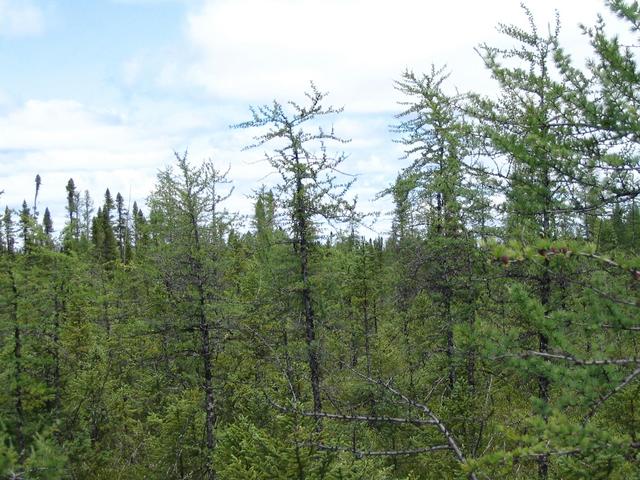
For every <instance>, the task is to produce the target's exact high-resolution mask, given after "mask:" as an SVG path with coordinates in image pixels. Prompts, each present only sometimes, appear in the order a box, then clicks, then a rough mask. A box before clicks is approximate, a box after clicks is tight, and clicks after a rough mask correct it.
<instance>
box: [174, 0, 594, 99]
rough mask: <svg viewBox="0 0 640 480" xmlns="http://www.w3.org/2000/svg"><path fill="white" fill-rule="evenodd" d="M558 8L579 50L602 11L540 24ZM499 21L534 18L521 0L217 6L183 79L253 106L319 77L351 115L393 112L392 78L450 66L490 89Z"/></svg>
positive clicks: (191, 22)
mask: <svg viewBox="0 0 640 480" xmlns="http://www.w3.org/2000/svg"><path fill="white" fill-rule="evenodd" d="M555 8H559V9H560V14H561V18H562V19H563V20H564V25H565V27H566V28H565V30H566V31H567V32H568V35H564V38H565V40H566V41H567V42H568V43H570V44H572V45H575V44H578V43H579V42H578V38H577V37H579V36H580V34H579V32H578V29H577V28H576V24H577V23H578V22H580V21H582V22H585V23H587V24H592V23H593V21H594V20H595V17H596V12H597V11H599V10H602V5H601V2H599V1H598V0H583V1H580V2H579V4H578V2H563V3H561V4H558V2H555V1H553V0H538V1H536V3H535V8H533V13H534V15H535V16H536V18H537V19H538V20H539V24H540V25H546V24H547V23H548V22H551V21H553V15H554V13H553V12H554V9H555ZM498 12H499V15H498ZM498 19H499V20H500V21H502V22H505V23H511V22H515V23H518V24H523V23H525V22H526V18H525V16H524V14H523V12H522V10H521V8H520V6H519V2H518V1H516V0H513V1H504V0H488V1H485V2H426V1H424V0H396V1H393V2H391V1H388V0H325V1H323V2H317V1H316V0H270V1H265V0H207V1H205V2H204V3H203V5H202V7H201V8H199V9H198V10H196V11H193V12H192V13H191V14H190V15H189V17H188V21H187V34H188V38H189V40H190V42H191V44H192V46H193V47H194V48H195V50H196V52H199V58H198V61H197V62H195V63H194V64H192V65H190V66H187V68H186V72H185V71H182V70H180V74H181V75H186V78H187V79H188V80H190V81H191V82H193V83H195V84H197V85H199V86H201V87H204V88H205V89H206V90H207V91H208V92H210V93H211V94H213V95H214V96H215V97H217V98H227V99H235V100H239V101H243V102H247V103H254V102H256V101H257V102H261V101H265V100H268V99H269V98H273V97H277V98H284V99H288V98H291V97H292V96H295V94H292V92H295V93H297V92H301V91H303V90H304V89H306V88H307V87H308V82H309V81H310V80H312V79H313V80H314V81H316V82H317V84H318V85H319V86H320V88H321V89H327V90H330V91H331V92H332V96H333V98H334V101H335V102H336V103H338V104H342V103H344V104H346V106H347V109H348V110H349V111H367V112H372V111H392V110H396V109H397V108H396V105H395V101H396V100H397V95H396V94H395V92H394V90H393V86H392V81H393V80H394V79H397V78H398V77H399V75H400V74H401V72H402V71H403V70H404V69H406V68H410V69H414V70H417V71H426V70H427V69H428V68H429V66H430V65H431V63H436V64H437V65H442V64H445V63H446V64H448V66H449V68H450V69H451V70H452V71H453V73H454V75H453V76H452V80H453V81H454V82H455V83H457V84H458V85H459V86H460V87H461V88H464V89H468V88H477V87H483V86H486V85H487V84H488V83H489V82H488V81H487V80H486V78H487V75H486V74H485V73H484V72H483V68H482V65H481V61H480V59H479V58H478V56H477V54H476V53H475V52H474V50H473V48H474V46H476V45H478V44H479V43H481V42H484V41H487V42H489V43H494V42H497V41H499V35H498V34H497V32H496V30H495V27H496V23H497V21H498ZM565 43H566V42H565ZM583 43H586V42H583ZM483 77H484V79H483Z"/></svg>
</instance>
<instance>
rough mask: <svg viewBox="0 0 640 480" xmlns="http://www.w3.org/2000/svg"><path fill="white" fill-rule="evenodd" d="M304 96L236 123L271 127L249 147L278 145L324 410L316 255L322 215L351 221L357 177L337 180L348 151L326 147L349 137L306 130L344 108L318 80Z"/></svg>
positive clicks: (282, 191) (312, 369) (317, 401)
mask: <svg viewBox="0 0 640 480" xmlns="http://www.w3.org/2000/svg"><path fill="white" fill-rule="evenodd" d="M305 96H306V99H307V103H306V104H305V105H298V104H297V103H295V102H288V103H287V104H286V107H285V106H283V105H281V104H280V103H278V102H276V101H274V102H273V104H272V105H264V106H262V107H259V108H252V109H251V112H252V114H253V119H252V120H250V121H248V122H245V123H241V124H239V125H236V128H265V127H266V133H263V134H260V135H258V136H256V137H255V138H254V140H255V143H254V144H253V145H250V146H249V147H247V148H256V147H260V146H263V145H266V144H275V145H276V146H275V147H274V153H273V154H267V156H266V160H267V161H268V162H269V163H270V165H271V166H272V167H273V168H274V169H275V170H276V171H277V172H278V174H279V175H280V178H281V183H280V184H279V185H278V187H277V191H278V193H279V196H278V198H277V203H278V204H279V206H280V207H281V208H283V209H284V210H285V211H286V213H287V216H288V218H289V223H288V226H289V229H290V234H291V237H292V244H293V246H294V249H295V252H296V255H297V257H298V263H299V281H300V284H301V287H300V300H301V303H302V307H303V315H304V320H305V341H306V345H307V355H308V367H309V374H310V384H311V392H312V397H313V411H314V412H319V411H320V410H321V409H322V394H321V383H322V379H321V377H322V372H321V367H320V358H319V351H320V348H319V344H318V342H319V338H318V334H317V322H318V320H317V318H316V311H315V308H316V307H315V306H314V295H313V292H312V275H313V274H312V271H311V263H312V261H311V255H312V254H313V251H314V247H315V242H316V238H317V229H318V228H321V226H320V225H319V224H318V223H317V222H318V220H319V219H323V220H324V221H325V222H327V224H329V225H331V224H333V222H336V221H338V222H341V221H346V220H348V219H349V218H350V217H352V216H353V215H354V214H355V212H354V207H355V205H354V204H350V203H349V202H348V201H347V200H346V198H345V195H346V193H347V191H348V189H349V187H350V186H351V183H352V182H350V181H348V182H346V183H343V184H338V183H337V180H336V173H337V172H338V170H339V167H340V165H341V164H342V162H343V161H344V159H345V156H344V154H337V155H333V154H330V153H329V151H328V150H327V147H326V143H328V142H333V143H338V144H343V143H345V142H346V140H344V139H342V138H340V137H338V136H337V135H336V134H335V133H334V131H333V129H331V130H330V131H325V130H323V128H322V127H319V128H318V130H317V132H315V133H309V132H308V131H305V128H307V127H308V126H309V124H313V122H314V121H316V120H317V119H323V118H324V117H325V116H327V115H333V114H337V113H339V112H340V111H341V110H339V109H335V108H333V107H325V106H324V105H323V101H324V99H325V97H326V94H325V93H322V92H320V91H319V90H318V89H317V88H316V87H315V85H313V84H311V90H310V91H309V92H307V93H305Z"/></svg>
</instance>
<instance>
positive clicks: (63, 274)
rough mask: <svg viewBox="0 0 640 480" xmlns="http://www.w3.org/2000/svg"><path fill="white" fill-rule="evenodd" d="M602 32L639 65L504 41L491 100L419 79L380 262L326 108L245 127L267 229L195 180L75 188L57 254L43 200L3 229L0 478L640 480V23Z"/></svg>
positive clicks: (255, 116) (225, 181)
mask: <svg viewBox="0 0 640 480" xmlns="http://www.w3.org/2000/svg"><path fill="white" fill-rule="evenodd" d="M607 6H608V7H609V8H610V9H611V11H612V12H614V13H615V14H616V15H617V16H618V17H619V18H620V19H621V20H622V21H623V22H624V23H625V25H626V27H627V28H628V30H629V31H630V32H631V35H632V38H633V39H634V44H631V45H626V44H622V43H621V41H620V40H619V39H618V36H617V35H616V34H615V32H611V31H610V30H609V28H608V25H607V24H606V23H605V22H604V21H603V20H602V19H599V20H598V21H597V22H596V23H595V24H594V25H592V26H587V27H584V38H585V42H588V44H589V45H590V48H591V55H590V59H589V61H588V62H587V63H586V65H584V66H582V65H577V64H576V63H575V62H574V61H573V60H572V58H571V56H570V55H568V54H567V52H566V51H565V50H564V49H563V46H562V45H561V44H560V42H559V32H560V26H559V23H558V24H557V25H554V26H552V27H551V28H549V29H548V30H546V31H543V32H542V31H539V30H538V28H537V27H536V23H535V21H534V19H533V18H532V16H531V14H530V13H529V12H528V10H527V9H526V8H523V10H524V13H525V19H526V20H528V22H527V23H526V24H525V26H524V27H520V26H515V25H501V26H500V27H499V30H500V32H501V33H502V34H503V36H504V38H505V39H507V40H508V42H509V44H510V47H508V48H502V47H501V48H497V47H494V46H492V45H480V46H479V47H478V49H477V50H478V53H479V54H480V56H481V58H482V60H483V63H484V65H485V67H486V69H487V71H488V73H489V74H490V75H491V78H492V79H493V81H494V85H495V87H496V88H495V94H494V95H491V96H487V95H484V94H480V93H477V92H455V93H451V92H452V91H455V90H453V89H452V88H450V85H449V83H448V82H449V72H448V70H447V69H446V67H442V66H434V67H433V68H432V69H431V70H430V71H427V72H425V73H420V72H413V71H410V70H407V71H405V72H399V75H398V79H397V81H396V82H395V87H396V90H397V95H398V100H399V108H398V112H397V116H396V122H395V125H394V126H393V127H392V131H393V134H394V135H395V138H396V140H397V142H399V143H400V144H401V145H402V146H403V149H404V151H405V155H406V157H405V158H406V160H407V161H408V162H409V166H408V167H407V168H405V169H402V170H401V171H399V172H398V173H397V177H396V178H395V180H394V181H393V182H392V183H391V184H390V185H389V186H388V188H387V189H386V190H384V191H383V192H380V195H383V196H388V197H389V198H391V199H392V201H393V205H394V212H393V222H392V226H391V230H390V232H389V233H388V235H386V236H376V237H374V238H369V237H368V236H367V235H366V232H367V231H368V230H366V228H363V227H362V226H363V225H366V222H367V221H369V220H368V219H367V218H366V216H364V215H362V213H361V212H360V210H359V207H358V204H357V202H356V201H355V200H353V196H352V195H351V194H350V193H349V192H350V189H351V187H352V185H353V182H354V181H357V179H355V177H352V176H350V175H349V172H345V171H344V170H343V162H344V160H345V158H346V155H347V153H345V152H348V148H349V144H348V141H347V140H346V139H344V138H343V137H342V135H341V133H340V132H339V131H336V130H334V128H333V124H334V123H335V120H336V118H339V116H340V114H341V111H342V110H341V108H336V107H333V106H332V105H331V104H330V96H328V94H327V93H325V92H324V91H323V90H322V89H321V86H316V85H315V84H313V83H312V84H311V85H310V87H309V90H308V91H307V92H306V94H305V97H304V101H303V102H300V103H296V102H292V101H288V100H287V99H281V100H277V101H274V102H273V103H271V104H268V105H262V106H254V107H251V108H250V109H249V111H248V115H247V121H246V122H244V123H241V124H239V125H235V126H234V127H233V128H239V129H244V130H245V131H246V132H248V133H250V134H251V135H252V136H253V138H254V140H253V142H252V143H251V144H249V145H247V148H248V149H256V150H254V151H255V152H256V153H259V152H258V150H259V151H265V152H266V153H265V160H266V161H267V162H268V163H269V165H270V166H271V167H272V169H273V171H274V173H275V176H276V178H277V181H276V183H275V185H274V186H273V187H272V188H267V187H265V186H260V185H256V186H255V194H254V196H253V199H252V201H253V204H254V214H253V216H252V218H250V219H246V218H242V217H240V216H239V215H237V214H236V213H234V212H233V211H229V208H228V207H227V204H228V203H229V202H228V201H227V200H229V199H230V198H232V196H233V195H234V191H233V179H232V178H229V176H228V175H227V173H226V171H225V168H224V165H225V163H224V162H225V160H224V159H219V160H218V159H216V160H207V161H203V162H198V161H196V159H192V158H189V156H188V154H187V153H176V154H175V162H174V165H173V166H171V167H169V168H166V169H163V170H161V171H160V172H159V173H158V176H157V179H156V184H155V187H154V190H153V192H152V193H151V195H150V196H149V198H148V199H147V201H146V203H145V205H138V204H136V203H134V204H133V205H131V206H130V205H128V202H127V201H125V198H124V197H123V195H121V194H120V193H116V195H115V196H114V195H113V194H112V193H111V192H110V191H109V190H106V192H105V193H104V197H103V198H101V199H100V200H94V199H92V197H91V194H90V193H89V192H88V191H84V192H82V191H81V189H80V186H79V185H76V184H75V182H74V180H73V178H70V179H69V181H68V183H67V186H66V212H65V222H64V225H63V226H62V227H61V228H60V231H59V232H58V233H57V234H56V230H55V229H54V225H53V218H54V216H53V214H52V212H50V211H49V209H48V208H46V207H45V208H44V211H42V207H43V206H41V205H39V203H38V194H39V190H40V186H41V183H42V179H41V177H40V175H39V174H37V173H36V172H34V173H36V175H35V186H34V192H33V193H34V195H33V201H32V202H27V201H26V200H25V201H24V203H23V204H22V207H21V208H19V209H17V210H14V209H12V208H9V207H8V206H7V207H6V208H5V209H4V212H3V214H2V215H1V218H0V227H1V228H0V385H2V388H0V478H3V479H4V478H6V479H25V480H26V479H48V480H56V479H60V480H62V479H105V480H106V479H114V478H118V479H123V480H124V479H142V478H144V479H158V480H160V479H206V480H212V479H220V480H227V479H229V480H232V479H233V480H235V479H238V480H240V479H255V480H258V479H289V478H295V479H308V480H316V479H336V480H337V479H362V478H365V479H372V480H383V479H385V480H386V479H389V480H390V479H405V480H409V479H412V480H417V479H443V478H446V479H463V478H468V479H474V480H480V479H490V478H492V479H499V478H504V479H529V478H540V479H585V478H589V479H597V478H611V479H621V480H622V479H632V478H640V438H639V435H640V408H639V407H640V405H639V403H638V402H639V401H640V400H639V399H640V382H639V380H638V377H640V353H639V352H638V348H639V339H640V337H638V335H640V315H639V313H640V311H639V308H640V256H639V254H640V231H639V227H640V225H639V224H640V208H639V207H638V206H637V205H636V197H637V196H638V195H639V194H640V117H639V116H638V112H639V111H640V67H639V65H638V48H640V6H638V3H637V2H633V3H629V2H626V1H624V0H610V1H608V2H607ZM346 108H348V105H347V106H346ZM61 195H65V192H61ZM363 233H364V234H363Z"/></svg>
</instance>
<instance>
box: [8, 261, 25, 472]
mask: <svg viewBox="0 0 640 480" xmlns="http://www.w3.org/2000/svg"><path fill="white" fill-rule="evenodd" d="M9 276H10V277H11V292H12V294H13V296H12V300H11V317H12V320H13V325H14V330H13V342H14V350H13V352H14V361H15V365H14V367H15V372H14V375H15V376H14V379H15V382H16V387H15V395H16V398H15V409H16V417H17V421H16V446H17V448H18V461H19V463H20V464H22V463H24V461H25V456H26V453H27V450H26V445H25V438H24V407H23V405H22V331H21V330H20V323H19V322H18V288H17V286H16V279H15V277H14V275H13V271H11V270H9Z"/></svg>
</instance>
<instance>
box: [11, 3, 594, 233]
mask: <svg viewBox="0 0 640 480" xmlns="http://www.w3.org/2000/svg"><path fill="white" fill-rule="evenodd" d="M529 3H530V4H531V5H530V8H531V9H532V11H533V13H534V15H535V17H536V21H537V22H538V24H539V26H540V27H541V28H546V26H547V25H548V24H549V22H552V21H553V17H554V9H558V10H559V13H560V18H561V21H562V25H563V31H562V34H561V37H562V43H563V44H564V45H566V46H567V47H568V49H569V50H571V51H572V52H574V53H575V56H576V58H582V57H584V56H585V55H587V54H588V48H587V45H586V41H585V39H584V38H583V37H582V36H581V34H580V30H579V28H578V24H579V23H585V24H593V22H594V20H595V19H596V15H597V14H598V12H602V13H604V12H605V11H606V9H605V7H604V4H603V2H602V1H601V0H562V1H553V0H535V1H534V0H532V1H530V2H529ZM519 4H520V2H519V0H484V1H482V2H478V1H473V0H464V1H458V2H446V1H445V2H443V1H427V0H393V1H391V0H91V1H87V0H0V72H1V73H0V167H1V168H0V190H4V191H5V193H4V195H3V196H2V197H1V198H0V204H2V205H4V204H8V205H9V206H10V207H15V208H17V207H18V206H19V205H20V204H21V203H22V200H23V198H26V199H27V201H28V202H30V201H31V199H32V198H33V181H34V177H35V175H36V174H37V173H39V174H40V176H41V177H42V181H43V184H42V190H41V194H40V200H39V207H40V208H39V210H40V211H43V210H44V206H49V208H50V209H51V210H52V212H53V214H54V218H55V219H56V220H57V222H56V225H55V227H56V229H58V230H59V229H61V228H62V220H61V218H62V217H63V216H64V214H65V212H64V205H65V196H66V193H65V188H64V187H65V185H66V182H67V180H68V179H69V177H73V179H74V181H75V183H76V185H77V186H78V188H79V189H80V190H85V189H88V190H89V191H90V192H91V194H92V196H93V198H94V199H96V203H101V197H102V194H103V192H104V190H105V189H106V188H107V187H108V188H110V189H111V191H112V193H114V194H115V192H117V191H120V192H121V193H122V194H123V196H124V197H125V199H127V198H130V201H131V202H133V201H134V200H137V201H138V202H139V203H141V204H142V203H144V199H145V198H146V196H147V195H148V194H149V192H150V191H151V189H152V187H153V184H154V180H155V175H156V173H157V171H158V169H160V168H163V167H165V166H166V165H168V164H170V163H171V162H172V156H173V153H172V152H173V151H174V150H177V151H184V150H185V149H188V150H189V152H190V158H191V159H192V160H193V161H194V162H196V161H199V160H201V159H203V158H212V159H214V161H216V162H218V163H219V164H220V166H221V167H224V168H226V167H227V166H230V168H231V171H230V177H231V178H232V180H234V183H235V184H236V193H235V194H234V196H233V198H232V199H231V200H230V201H229V203H228V208H230V209H231V210H239V211H241V212H243V213H248V212H250V205H251V201H250V200H249V199H248V198H247V197H246V195H247V194H249V193H250V192H251V191H252V189H255V188H257V187H258V186H259V184H260V183H267V184H269V183H270V182H273V181H275V180H276V177H275V176H274V175H270V174H269V173H270V170H269V167H268V165H267V164H266V163H265V162H262V161H260V160H261V158H262V152H260V151H248V152H247V151H245V152H243V151H241V149H242V147H243V146H244V145H246V144H247V143H248V142H249V141H250V133H249V132H247V131H238V130H231V129H229V128H228V126H229V125H230V124H234V123H237V122H240V121H243V120H247V119H248V118H249V117H248V113H249V110H248V108H249V106H250V105H256V104H263V103H268V102H270V101H271V100H272V99H274V98H275V99H279V100H282V101H286V100H288V99H294V100H295V99H299V98H300V97H301V94H302V92H304V90H305V89H306V88H307V87H308V85H309V81H310V80H313V81H314V82H315V83H316V84H317V85H318V86H319V88H320V89H321V90H323V91H328V92H330V96H329V100H330V103H332V104H334V105H337V106H344V107H345V113H344V114H342V115H341V116H340V117H338V118H336V119H335V120H334V122H335V128H336V131H337V133H339V134H341V135H342V136H345V137H349V138H351V139H352V142H351V143H350V144H348V145H346V146H345V147H344V150H345V151H346V153H347V154H348V155H349V158H348V161H347V164H346V166H345V170H347V171H349V172H351V173H354V174H358V175H359V178H358V181H357V183H356V186H355V187H354V192H355V193H357V195H358V197H359V199H360V205H361V207H362V208H363V209H364V210H367V211H371V210H382V211H383V212H384V211H386V210H388V209H389V204H388V202H385V201H379V202H374V201H373V198H374V196H375V194H376V193H377V192H379V191H380V190H382V189H383V188H385V187H386V186H387V185H388V184H389V183H390V182H391V181H392V180H393V179H394V178H395V176H396V173H397V172H398V171H399V169H401V168H402V167H403V166H405V163H406V162H404V161H402V160H400V159H399V157H400V153H401V152H400V151H399V150H398V146H397V145H395V144H394V143H393V142H392V140H393V136H392V135H391V134H390V133H389V126H390V125H392V124H393V123H394V114H395V113H397V112H398V111H399V107H398V106H397V102H398V101H399V100H401V98H400V97H399V96H398V94H397V92H395V91H394V89H393V80H394V79H397V78H398V77H399V76H400V74H401V73H402V71H403V70H405V69H407V68H408V69H412V70H414V71H416V72H421V71H427V70H428V69H429V68H430V65H431V64H432V63H434V64H436V65H443V64H446V65H447V66H448V69H449V70H450V71H451V73H452V75H451V84H452V86H455V87H457V88H459V89H461V90H467V89H473V90H475V91H480V92H490V91H491V88H492V83H491V81H490V80H489V78H488V75H487V74H486V72H485V71H484V70H483V68H482V63H481V61H480V59H479V57H478V55H477V54H476V53H475V52H474V47H475V46H477V45H478V44H480V43H483V42H486V43H489V44H500V43H501V42H502V43H504V39H502V38H501V37H500V35H499V34H498V33H497V32H496V30H495V27H496V25H497V24H498V23H499V22H501V23H516V24H519V25H523V26H524V25H525V24H526V18H525V16H524V15H523V13H522V10H521V8H520V6H519ZM386 224H387V223H386V222H384V221H383V222H381V223H379V224H378V226H377V227H376V228H377V229H378V230H379V231H381V232H382V231H384V230H385V228H386V226H385V225H386Z"/></svg>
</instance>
